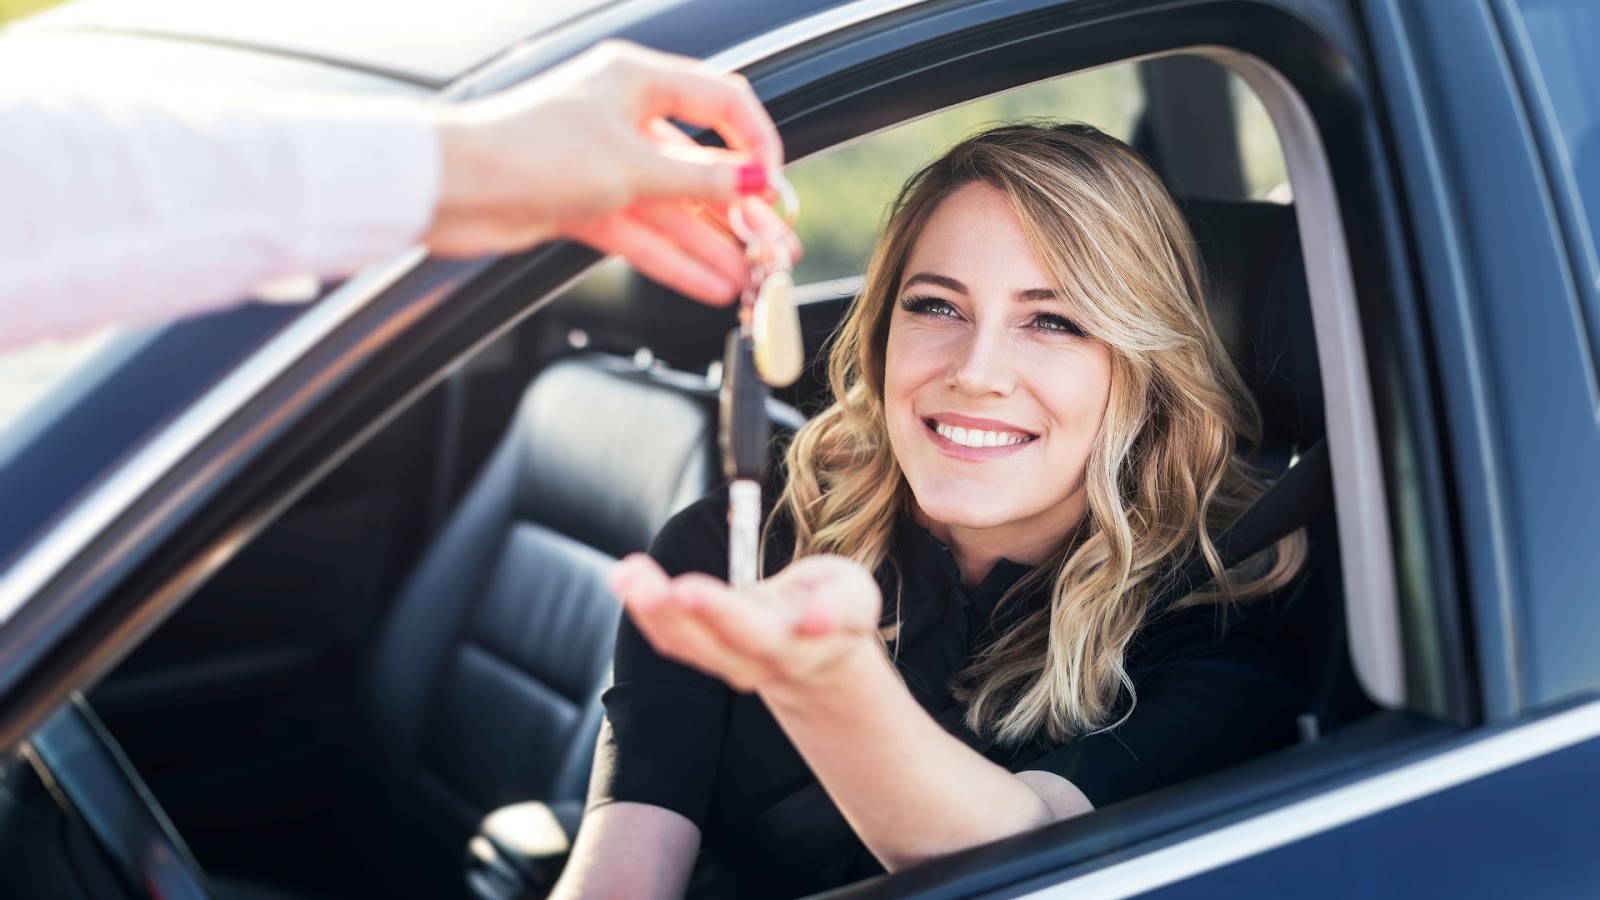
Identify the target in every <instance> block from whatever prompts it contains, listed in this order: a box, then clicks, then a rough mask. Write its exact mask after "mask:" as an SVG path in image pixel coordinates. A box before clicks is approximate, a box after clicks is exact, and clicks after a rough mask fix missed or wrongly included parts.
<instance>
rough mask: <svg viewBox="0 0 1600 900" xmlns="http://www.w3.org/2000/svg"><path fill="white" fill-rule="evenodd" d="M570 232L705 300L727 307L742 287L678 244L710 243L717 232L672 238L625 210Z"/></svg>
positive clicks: (586, 223)
mask: <svg viewBox="0 0 1600 900" xmlns="http://www.w3.org/2000/svg"><path fill="white" fill-rule="evenodd" d="M691 227H692V226H691ZM699 227H700V228H704V229H711V226H710V225H709V224H707V223H705V222H701V223H699ZM567 234H568V236H570V237H572V238H573V239H575V240H578V241H581V242H583V243H585V244H588V245H589V246H590V247H593V248H594V249H596V250H599V251H600V252H601V253H614V254H616V255H618V256H621V257H623V258H624V259H626V260H627V261H628V262H629V263H630V264H631V265H632V266H633V267H634V268H635V269H637V270H638V271H639V272H640V274H642V275H644V276H645V277H647V278H650V279H652V280H654V281H658V282H660V283H661V284H664V285H666V286H667V287H669V288H672V289H673V290H675V291H678V292H679V293H682V294H686V295H688V296H690V297H692V298H694V299H696V300H699V301H701V302H702V303H711V304H715V305H720V306H725V305H727V304H729V303H731V302H733V300H734V298H735V297H737V296H738V294H739V291H740V289H741V288H742V283H741V282H737V281H734V280H732V279H730V278H729V276H728V274H727V273H724V272H720V271H717V270H715V269H712V268H711V267H710V266H708V265H706V263H705V262H704V261H702V260H701V259H700V258H699V257H698V256H697V255H696V254H694V253H691V252H688V251H686V250H685V249H684V248H683V247H682V246H680V245H679V244H678V243H677V240H687V241H693V242H700V243H710V242H712V241H714V240H715V239H716V238H715V236H714V235H708V234H703V233H702V234H699V235H697V236H695V235H678V236H675V238H676V239H674V238H669V237H667V236H666V235H664V234H662V233H661V232H660V231H658V230H656V229H654V228H652V227H650V226H649V225H648V224H646V223H644V222H641V221H639V220H636V219H634V218H632V217H631V216H628V215H626V214H622V213H619V214H616V215H611V216H606V217H605V218H602V219H592V220H589V221H587V222H583V223H581V224H579V225H577V226H575V227H572V228H571V229H569V230H568V231H567Z"/></svg>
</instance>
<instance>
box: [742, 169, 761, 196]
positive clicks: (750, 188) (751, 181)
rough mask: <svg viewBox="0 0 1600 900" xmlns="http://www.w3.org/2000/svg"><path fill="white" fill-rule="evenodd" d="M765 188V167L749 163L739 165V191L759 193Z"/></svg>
mask: <svg viewBox="0 0 1600 900" xmlns="http://www.w3.org/2000/svg"><path fill="white" fill-rule="evenodd" d="M766 189H767V167H766V166H763V165H762V164H760V163H750V164H749V165H745V166H740V167H739V193H741V194H759V193H761V192H762V191H764V190H766Z"/></svg>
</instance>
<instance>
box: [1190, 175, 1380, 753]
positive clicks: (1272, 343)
mask: <svg viewBox="0 0 1600 900" xmlns="http://www.w3.org/2000/svg"><path fill="white" fill-rule="evenodd" d="M1182 205H1183V207H1184V211H1185V213H1186V214H1187V215H1188V218H1189V223H1190V227H1191V229H1192V230H1193V232H1194V237H1195V242H1196V247H1197V249H1198V250H1199V251H1200V255H1201V258H1202V262H1203V264H1204V266H1205V269H1206V273H1207V282H1208V283H1207V285H1206V287H1207V305H1208V310H1209V312H1210V314H1211V318H1212V322H1213V324H1214V325H1215V327H1216V329H1217V332H1218V335H1219V336H1220V337H1221V338H1222V342H1223V345H1224V346H1225V347H1227V349H1228V352H1229V355H1230V356H1231V357H1232V358H1233V361H1234V364H1235V365H1236V366H1237V367H1238V369H1239V373H1240V375H1241V376H1243V378H1244V380H1245V383H1246V385H1247V386H1248V387H1249V388H1250V391H1251V393H1252V394H1253V395H1254V396H1255V398H1256V402H1257V403H1258V404H1259V406H1260V407H1261V416H1262V441H1261V446H1260V447H1259V448H1257V457H1256V461H1257V463H1258V464H1260V465H1262V466H1264V467H1266V468H1268V469H1271V470H1274V471H1279V472H1281V471H1283V470H1284V469H1285V468H1286V467H1287V466H1288V464H1289V461H1290V460H1291V459H1292V458H1294V457H1295V456H1296V455H1297V454H1298V453H1299V452H1301V451H1304V450H1306V449H1307V448H1308V447H1310V446H1311V445H1312V444H1313V443H1314V442H1316V441H1317V440H1318V439H1319V438H1322V437H1323V436H1324V433H1325V431H1326V425H1325V416H1324V411H1323V395H1322V376H1321V371H1320V369H1319V363H1318V358H1317V352H1316V348H1317V345H1316V337H1315V334H1314V331H1313V328H1312V322H1311V299H1310V291H1309V289H1308V285H1307V283H1306V275H1305V261H1304V256H1303V254H1302V252H1301V246H1300V237H1299V229H1298V228H1297V226H1296V223H1295V211H1294V207H1292V206H1288V205H1284V204H1277V203H1264V202H1254V201H1248V200H1207V199H1196V198H1190V199H1188V200H1185V201H1184V202H1183V204H1182ZM1329 508H1331V504H1330V505H1329ZM1306 531H1307V535H1308V537H1309V538H1310V542H1311V548H1310V557H1309V559H1308V561H1307V567H1306V571H1305V574H1304V576H1303V577H1302V578H1300V579H1299V580H1298V581H1297V582H1296V583H1295V584H1294V585H1293V586H1292V588H1291V589H1290V590H1289V591H1288V592H1287V593H1286V594H1285V595H1283V596H1280V597H1279V598H1277V601H1276V602H1277V604H1278V612H1277V615H1276V617H1275V619H1274V621H1275V628H1276V631H1277V634H1276V638H1277V642H1278V644H1279V646H1280V648H1281V649H1282V650H1283V651H1284V656H1285V663H1286V664H1287V666H1288V667H1289V669H1290V672H1291V674H1292V675H1293V676H1294V677H1295V679H1296V680H1297V681H1298V682H1299V683H1300V685H1301V687H1302V689H1303V690H1304V692H1305V694H1306V697H1307V701H1308V704H1309V708H1308V709H1307V712H1308V713H1309V714H1310V715H1311V716H1313V717H1314V719H1315V721H1316V725H1317V729H1318V730H1319V731H1324V732H1325V731H1327V730H1329V729H1332V728H1335V727H1338V726H1339V725H1342V724H1343V723H1345V722H1348V721H1350V720H1352V719H1354V718H1357V717H1359V716H1361V715H1364V714H1366V713H1367V712H1370V711H1371V710H1373V709H1374V706H1373V705H1372V702H1371V701H1370V700H1369V699H1367V697H1366V695H1365V694H1364V693H1363V692H1362V690H1361V688H1360V686H1359V684H1358V682H1357V680H1356V677H1355V672H1354V670H1353V667H1352V666H1351V663H1350V653H1349V647H1348V643H1347V640H1346V630H1345V618H1344V585H1343V578H1342V574H1341V570H1340V559H1339V543H1338V531H1337V527H1336V523H1335V521H1334V518H1333V516H1332V515H1323V516H1319V517H1316V518H1313V519H1312V520H1311V521H1310V522H1308V523H1307V524H1306Z"/></svg>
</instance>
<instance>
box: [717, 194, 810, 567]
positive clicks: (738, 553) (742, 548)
mask: <svg viewBox="0 0 1600 900" xmlns="http://www.w3.org/2000/svg"><path fill="white" fill-rule="evenodd" d="M770 181H771V184H772V186H773V187H774V188H775V189H776V190H777V191H778V196H779V199H780V200H781V201H782V203H783V207H784V209H783V213H782V215H783V220H784V222H785V223H787V224H790V225H792V224H793V223H794V220H795V217H796V216H797V214H798V213H799V206H800V205H799V199H798V198H797V197H796V196H795V193H794V187H793V186H792V185H790V184H789V180H788V179H787V178H784V177H783V175H782V174H781V173H774V174H773V175H772V177H771V179H770ZM745 202H747V201H745V200H743V199H740V200H735V201H734V204H733V207H732V208H731V209H730V210H729V215H728V220H729V223H730V224H731V225H732V227H733V232H734V235H735V236H736V237H738V238H739V239H740V240H741V241H743V242H744V244H745V250H746V255H747V256H748V258H749V260H750V281H749V284H747V285H746V287H745V291H744V295H743V296H742V297H741V299H740V304H741V305H740V308H739V326H738V327H737V328H735V329H733V331H731V332H729V334H728V344H727V350H726V358H725V359H724V361H723V366H722V398H721V404H722V410H721V413H722V414H721V421H720V422H719V425H720V434H719V436H718V437H719V443H720V444H721V449H722V466H723V472H724V474H725V475H726V476H727V477H728V478H729V479H730V482H731V483H730V484H729V486H728V583H729V584H731V585H733V586H734V587H735V588H743V587H749V586H750V585H752V584H754V583H755V582H756V579H757V578H758V577H759V574H760V571H759V570H760V562H759V555H760V539H761V472H762V469H763V468H764V467H765V463H766V453H767V438H768V432H769V429H768V424H767V411H766V401H767V387H768V385H771V386H773V387H787V386H788V385H791V384H793V383H794V381H795V379H797V378H799V377H800V372H801V369H802V368H803V367H804V365H805V349H804V346H803V344H802V342H801V337H800V313H799V310H798V309H797V308H796V307H795V302H794V277H793V276H792V275H790V273H789V268H790V265H791V263H792V261H791V260H790V258H789V250H788V246H787V244H786V243H785V242H784V237H785V230H784V229H783V228H772V229H767V230H761V231H758V230H755V229H753V228H752V227H751V225H750V220H749V217H748V216H746V215H745V211H744V207H743V204H744V203H745Z"/></svg>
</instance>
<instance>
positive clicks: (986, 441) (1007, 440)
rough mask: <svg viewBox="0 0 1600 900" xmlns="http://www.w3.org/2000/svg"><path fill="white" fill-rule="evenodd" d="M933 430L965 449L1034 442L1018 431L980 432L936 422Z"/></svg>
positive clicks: (974, 429) (975, 429)
mask: <svg viewBox="0 0 1600 900" xmlns="http://www.w3.org/2000/svg"><path fill="white" fill-rule="evenodd" d="M933 430H934V431H937V432H938V433H939V434H940V435H941V436H943V437H944V438H946V439H948V440H949V441H951V442H952V443H956V444H960V445H961V446H963V447H1009V446H1011V445H1012V444H1021V443H1025V442H1027V441H1030V440H1033V438H1032V437H1030V436H1029V435H1026V434H1022V433H1021V432H1016V431H980V430H979V429H977V428H961V427H959V426H956V425H946V424H945V423H943V422H934V423H933Z"/></svg>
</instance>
